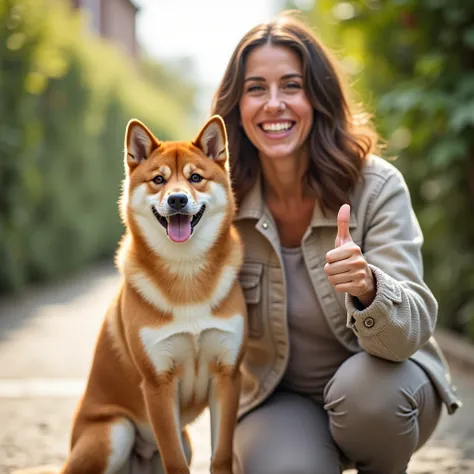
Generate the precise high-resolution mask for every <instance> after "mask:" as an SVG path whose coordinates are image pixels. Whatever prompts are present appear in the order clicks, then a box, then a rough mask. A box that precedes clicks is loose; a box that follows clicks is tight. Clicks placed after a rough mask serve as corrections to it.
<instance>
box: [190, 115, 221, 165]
mask: <svg viewBox="0 0 474 474" xmlns="http://www.w3.org/2000/svg"><path fill="white" fill-rule="evenodd" d="M193 143H194V145H196V146H197V147H198V148H199V149H201V150H202V151H203V153H204V154H205V155H206V156H208V157H209V158H211V159H212V160H214V161H216V162H219V163H224V162H225V161H226V160H227V158H228V155H229V151H228V148H227V132H226V128H225V123H224V120H223V119H222V117H220V116H219V115H213V116H212V117H211V118H210V119H209V120H208V121H207V122H206V124H205V125H204V127H202V129H201V131H200V132H199V133H198V134H197V136H196V138H195V139H194V141H193Z"/></svg>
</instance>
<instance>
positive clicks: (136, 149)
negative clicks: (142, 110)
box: [125, 119, 160, 167]
mask: <svg viewBox="0 0 474 474" xmlns="http://www.w3.org/2000/svg"><path fill="white" fill-rule="evenodd" d="M159 146H160V144H159V142H158V140H157V139H156V138H155V137H154V136H153V134H152V133H151V132H150V130H148V128H147V127H146V126H145V125H144V124H143V123H142V122H140V121H139V120H136V119H132V120H130V122H128V124H127V128H126V130H125V162H126V163H128V165H129V166H130V167H134V166H136V165H138V164H139V163H140V162H141V161H143V160H146V159H147V158H148V157H149V156H150V154H151V152H152V151H153V150H154V149H155V148H158V147H159Z"/></svg>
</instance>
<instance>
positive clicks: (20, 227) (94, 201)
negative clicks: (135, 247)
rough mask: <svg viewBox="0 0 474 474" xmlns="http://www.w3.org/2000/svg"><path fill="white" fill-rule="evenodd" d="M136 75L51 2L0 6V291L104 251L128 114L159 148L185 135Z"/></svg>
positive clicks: (164, 101)
mask: <svg viewBox="0 0 474 474" xmlns="http://www.w3.org/2000/svg"><path fill="white" fill-rule="evenodd" d="M45 12H47V14H45ZM136 69H137V68H136V67H135V66H134V65H133V64H132V62H131V60H130V59H129V58H127V57H125V56H123V55H122V54H121V53H120V52H119V51H118V50H116V49H115V48H114V47H113V46H110V45H107V44H105V43H104V42H103V41H101V40H100V39H98V38H92V37H89V36H88V35H87V34H85V32H84V25H83V22H82V19H81V16H80V15H79V14H77V13H73V12H71V11H70V10H69V9H68V8H67V7H66V6H65V5H64V4H63V3H61V2H51V1H50V0H4V1H3V2H0V189H1V192H0V236H1V238H0V291H7V290H14V289H18V288H21V287H22V286H23V285H25V284H27V283H29V282H32V281H40V280H45V279H53V278H54V279H58V278H60V277H61V276H62V275H65V274H68V273H70V272H72V271H74V270H77V269H78V268H80V267H81V266H82V265H84V264H85V263H87V262H90V261H92V260H94V259H97V258H101V257H103V256H110V255H112V254H113V252H114V251H115V248H116V245H117V241H118V239H119V238H120V235H121V233H122V225H121V222H120V219H119V217H118V211H117V200H118V197H119V194H120V184H121V180H122V178H123V137H124V131H125V125H126V123H127V121H128V120H129V119H130V118H131V117H137V118H139V119H141V120H143V121H144V122H145V123H146V124H147V125H148V126H149V127H150V128H151V129H152V130H153V132H155V133H156V134H157V136H158V137H160V138H161V139H172V138H174V137H178V136H183V134H185V135H186V134H187V133H188V128H187V126H188V125H187V124H186V110H185V109H183V107H182V106H181V105H180V104H178V103H177V102H176V101H174V100H172V99H170V98H169V97H168V95H167V94H166V93H165V92H162V91H161V90H160V89H159V87H158V88H157V85H156V84H155V85H153V86H152V85H151V84H150V83H149V82H146V81H144V80H143V79H142V78H141V77H140V75H139V74H138V72H137V70H136Z"/></svg>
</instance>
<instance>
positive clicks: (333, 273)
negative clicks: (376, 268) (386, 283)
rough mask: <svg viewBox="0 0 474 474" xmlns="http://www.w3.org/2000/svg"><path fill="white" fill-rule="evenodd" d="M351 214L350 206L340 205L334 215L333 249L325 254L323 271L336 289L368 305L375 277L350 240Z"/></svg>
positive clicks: (359, 251)
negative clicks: (335, 233) (334, 234)
mask: <svg viewBox="0 0 474 474" xmlns="http://www.w3.org/2000/svg"><path fill="white" fill-rule="evenodd" d="M350 215H351V208H350V206H349V205H348V204H344V205H342V206H341V208H340V209H339V213H338V215H337V235H336V240H335V243H334V247H335V248H334V249H333V250H330V251H329V252H328V253H327V254H326V261H327V263H326V265H325V266H324V271H325V272H326V275H327V276H328V279H329V282H330V283H331V285H333V286H334V288H335V289H336V291H339V292H344V293H349V294H350V295H352V296H355V297H356V298H357V299H358V300H359V301H360V302H361V303H362V304H363V305H364V306H365V307H367V306H369V305H370V304H371V303H372V301H373V300H374V298H375V293H376V286H375V280H374V275H373V273H372V270H371V269H370V267H369V266H368V264H367V261H366V260H365V258H364V256H363V255H362V251H361V249H360V247H359V246H358V245H356V244H355V243H354V241H353V240H352V237H351V234H350V232H349V219H350Z"/></svg>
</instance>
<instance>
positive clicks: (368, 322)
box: [364, 318, 375, 328]
mask: <svg viewBox="0 0 474 474" xmlns="http://www.w3.org/2000/svg"><path fill="white" fill-rule="evenodd" d="M374 325H375V321H374V320H373V318H365V319H364V326H365V327H366V328H372V327H374Z"/></svg>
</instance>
